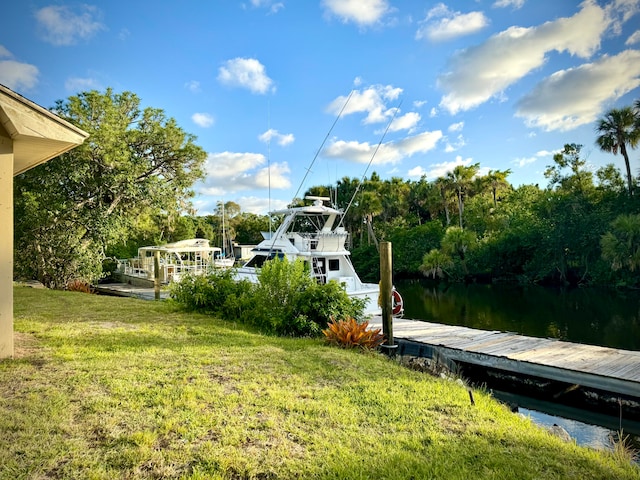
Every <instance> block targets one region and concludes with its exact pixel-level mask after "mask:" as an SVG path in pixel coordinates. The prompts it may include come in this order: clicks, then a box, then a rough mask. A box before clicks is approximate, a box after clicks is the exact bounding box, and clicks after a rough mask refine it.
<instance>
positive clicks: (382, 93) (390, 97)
mask: <svg viewBox="0 0 640 480" xmlns="http://www.w3.org/2000/svg"><path fill="white" fill-rule="evenodd" d="M401 93H402V89H401V88H396V87H393V86H391V85H384V86H383V85H373V86H371V87H369V88H367V89H365V90H354V91H353V93H352V94H351V98H349V102H348V103H346V102H347V98H348V96H340V97H338V98H336V99H335V100H333V101H332V102H331V103H330V104H329V106H328V107H327V109H326V110H327V112H329V113H332V114H334V115H338V114H339V113H340V111H342V114H343V115H350V114H352V113H366V114H367V116H366V117H365V119H364V120H363V123H365V124H371V123H380V122H385V121H388V120H389V118H391V117H392V116H393V113H394V112H395V107H390V108H389V107H387V105H386V103H387V102H391V101H394V100H397V99H398V97H399V96H400V94H401ZM345 104H346V106H345ZM343 108H344V110H343Z"/></svg>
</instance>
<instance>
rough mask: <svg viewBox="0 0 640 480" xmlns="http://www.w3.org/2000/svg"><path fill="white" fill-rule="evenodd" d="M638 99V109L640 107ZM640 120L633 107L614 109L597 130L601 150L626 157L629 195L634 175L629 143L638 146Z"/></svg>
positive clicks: (601, 120) (631, 190) (634, 146)
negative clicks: (628, 150) (628, 149)
mask: <svg viewBox="0 0 640 480" xmlns="http://www.w3.org/2000/svg"><path fill="white" fill-rule="evenodd" d="M638 103H639V101H636V109H640V108H639V105H638ZM639 124H640V121H639V120H638V113H637V111H634V110H633V109H632V108H631V107H624V108H620V109H616V108H614V109H612V110H610V111H609V112H607V114H606V115H605V116H604V118H601V119H600V120H599V121H598V126H597V127H596V131H597V133H598V134H599V135H598V138H597V139H596V144H597V145H598V146H599V147H600V150H602V151H604V152H611V153H613V154H614V155H617V154H618V150H619V151H620V154H621V155H622V157H623V158H624V165H625V168H626V169H627V188H628V190H629V195H630V196H631V195H633V176H632V175H631V165H630V164H629V155H628V153H627V145H628V146H630V147H631V148H636V146H637V145H638V142H639V141H640V125H639Z"/></svg>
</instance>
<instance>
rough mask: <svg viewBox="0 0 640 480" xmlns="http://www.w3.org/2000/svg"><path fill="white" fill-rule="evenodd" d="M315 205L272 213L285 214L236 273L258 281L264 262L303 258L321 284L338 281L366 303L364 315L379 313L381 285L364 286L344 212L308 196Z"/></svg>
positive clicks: (322, 198) (349, 292) (319, 199)
mask: <svg viewBox="0 0 640 480" xmlns="http://www.w3.org/2000/svg"><path fill="white" fill-rule="evenodd" d="M305 200H311V201H313V204H312V205H306V206H302V207H293V208H287V209H284V210H279V211H274V212H271V213H272V214H274V215H284V219H283V221H282V223H281V224H280V226H279V227H278V228H277V229H276V231H275V232H274V233H273V234H269V233H266V232H263V233H262V236H263V237H264V239H263V240H262V242H260V243H259V244H258V245H257V246H256V247H255V248H254V249H253V250H252V254H253V256H252V257H251V258H250V259H249V261H248V262H247V263H245V264H244V265H243V266H242V267H239V268H238V269H237V271H236V277H237V278H239V279H246V280H249V281H251V282H257V281H258V272H259V269H260V267H261V266H262V265H263V264H264V262H266V261H268V260H271V259H274V258H285V257H286V258H287V259H288V260H290V261H295V260H297V259H301V260H303V261H305V262H307V263H308V264H309V273H310V275H311V276H312V277H313V278H315V279H316V281H318V282H319V283H327V282H329V281H331V280H336V281H337V282H338V283H340V284H342V285H343V287H344V289H345V290H346V292H347V294H348V295H349V296H350V297H356V298H361V299H364V300H365V302H366V303H365V309H364V313H365V314H367V315H373V314H378V313H379V312H380V307H379V306H378V295H379V286H378V284H375V283H363V282H362V281H361V280H360V278H359V277H358V274H357V273H356V271H355V269H354V268H353V265H352V263H351V259H350V255H351V252H349V250H347V247H346V242H347V231H346V230H345V229H344V227H343V226H341V224H340V219H341V218H342V214H343V212H342V210H337V209H335V208H332V207H328V206H326V205H325V204H324V202H328V201H329V200H330V199H329V198H327V197H316V196H307V197H305Z"/></svg>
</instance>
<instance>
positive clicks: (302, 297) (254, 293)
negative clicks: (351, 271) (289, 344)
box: [170, 258, 364, 336]
mask: <svg viewBox="0 0 640 480" xmlns="http://www.w3.org/2000/svg"><path fill="white" fill-rule="evenodd" d="M308 268H309V267H308V263H305V262H303V261H301V260H297V261H295V262H290V261H288V260H287V259H286V258H285V259H274V260H271V261H269V262H266V263H265V264H264V265H263V267H262V268H261V269H260V273H259V275H258V283H257V284H252V283H250V282H248V281H246V280H243V281H238V280H235V279H234V278H233V271H232V270H221V271H216V272H214V273H212V274H210V275H207V276H185V277H184V278H183V279H182V280H181V281H180V282H175V283H173V284H172V285H171V292H170V295H171V298H172V299H173V300H174V301H175V302H177V303H178V304H180V305H181V306H182V307H183V308H185V309H187V310H192V311H200V312H206V313H210V314H214V315H219V316H220V317H222V318H225V319H228V320H239V321H241V322H243V323H246V324H249V325H253V326H256V327H258V328H259V329H260V330H261V331H263V332H265V333H272V334H276V335H290V336H319V335H321V332H322V329H323V328H326V327H327V324H328V322H329V320H330V319H331V318H347V317H355V318H361V317H362V313H363V311H364V301H363V300H361V299H352V298H350V297H349V296H348V295H347V293H346V292H345V290H344V289H343V288H342V286H341V285H339V284H338V283H337V282H335V281H331V282H329V283H327V284H318V283H316V282H315V280H314V279H313V278H311V276H310V275H309V271H308Z"/></svg>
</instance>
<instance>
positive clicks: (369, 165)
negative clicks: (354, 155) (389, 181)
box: [338, 99, 402, 227]
mask: <svg viewBox="0 0 640 480" xmlns="http://www.w3.org/2000/svg"><path fill="white" fill-rule="evenodd" d="M401 105H402V99H400V102H399V103H398V106H397V107H396V108H395V110H394V111H393V115H392V116H391V120H389V123H388V124H387V128H385V129H384V132H383V134H382V137H380V141H379V142H378V145H377V146H376V149H375V150H374V151H373V155H371V159H369V163H368V164H367V168H365V169H364V173H363V174H362V178H361V179H360V182H359V183H358V185H356V191H355V192H353V195H352V196H351V200H349V205H347V208H346V209H345V211H344V213H343V214H342V218H341V219H340V223H339V224H338V226H339V227H341V226H342V222H344V219H345V217H346V216H347V212H348V211H349V209H350V208H351V204H352V203H353V201H354V200H355V198H356V195H357V194H358V190H360V185H362V183H363V182H364V179H365V177H366V176H367V171H368V170H369V167H371V164H372V163H373V159H374V158H375V156H376V153H378V150H379V149H380V145H382V141H383V140H384V137H385V136H386V135H387V132H388V131H389V127H391V124H392V123H393V121H394V120H395V118H396V115H397V114H398V112H399V111H400V106H401Z"/></svg>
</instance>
